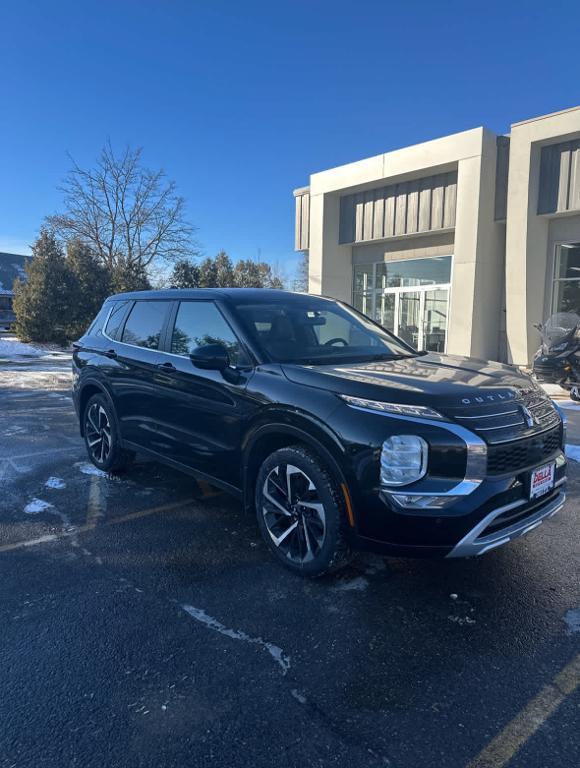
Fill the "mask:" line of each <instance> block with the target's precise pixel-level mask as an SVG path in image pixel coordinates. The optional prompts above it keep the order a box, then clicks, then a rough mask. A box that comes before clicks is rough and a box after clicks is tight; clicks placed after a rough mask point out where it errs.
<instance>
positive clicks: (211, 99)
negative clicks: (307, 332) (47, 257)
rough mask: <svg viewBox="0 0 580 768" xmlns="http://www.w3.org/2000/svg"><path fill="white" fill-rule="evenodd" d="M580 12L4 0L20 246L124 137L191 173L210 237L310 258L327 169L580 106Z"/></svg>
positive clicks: (7, 226)
mask: <svg viewBox="0 0 580 768" xmlns="http://www.w3.org/2000/svg"><path fill="white" fill-rule="evenodd" d="M579 24H580V6H579V5H578V3H577V2H550V3H547V2H542V3H537V2H534V1H533V0H532V1H531V2H518V1H517V0H516V1H511V2H505V0H504V2H493V0H492V1H490V0H488V2H486V3H480V2H477V3H476V2H447V1H446V0H441V1H440V2H388V1H387V0H385V1H384V2H373V0H367V2H363V3H353V2H352V1H350V2H342V1H341V0H330V1H325V2H323V1H322V0H320V1H318V0H292V1H291V2H286V0H278V1H275V0H271V1H270V2H253V0H244V1H243V2H239V1H238V2H233V1H230V2H226V0H189V1H187V0H157V1H154V0H141V1H140V2H138V1H137V0H115V1H114V2H111V1H110V0H98V1H95V0H82V1H81V2H79V0H70V1H69V0H51V1H50V2H48V0H46V1H44V2H39V1H38V0H4V1H3V2H2V6H1V9H0V99H1V100H0V105H1V106H0V251H1V250H13V251H16V252H23V253H24V252H26V250H27V248H26V246H27V244H28V243H30V242H31V241H32V240H33V239H34V237H35V235H36V233H37V231H38V228H39V226H40V224H41V223H42V220H43V217H44V216H45V215H46V214H49V213H52V212H54V211H56V210H58V208H59V204H60V195H59V193H58V191H57V185H58V183H59V181H60V180H61V178H62V176H63V174H64V173H65V171H66V170H67V167H68V160H67V154H66V153H67V152H70V153H71V154H72V155H73V156H74V158H75V159H76V160H77V161H78V162H79V163H80V164H88V163H91V162H92V161H93V159H94V158H95V157H96V155H97V154H98V151H99V149H100V147H101V146H102V144H103V142H104V141H105V139H106V138H107V137H110V139H111V141H112V143H113V145H114V146H116V147H119V148H121V147H123V146H124V145H125V144H126V143H129V144H131V145H133V146H142V147H143V148H144V160H145V161H146V163H147V164H148V165H150V166H151V167H163V168H164V169H165V170H166V171H167V173H168V174H169V176H170V177H171V178H173V179H174V180H175V181H176V182H177V184H178V188H179V190H180V192H181V193H182V194H183V195H184V196H185V197H186V199H187V204H188V215H189V217H190V219H191V221H192V223H194V224H195V225H196V226H197V227H198V240H199V242H200V244H201V246H202V248H203V250H204V252H206V253H207V254H213V253H215V252H217V250H219V249H220V248H225V249H226V250H227V251H228V252H229V253H230V255H231V256H232V257H233V258H248V257H257V255H258V253H259V252H260V253H261V257H262V258H264V259H266V260H268V261H271V262H276V261H278V262H280V263H281V264H283V265H285V268H286V271H287V272H289V273H291V272H292V270H293V269H294V266H295V263H296V259H297V257H296V255H295V254H294V253H293V199H292V189H293V188H294V187H298V186H302V185H303V184H306V183H307V182H308V175H309V173H311V172H314V171H318V170H323V169H325V168H329V167H332V166H334V165H339V164H341V163H345V162H350V161H353V160H357V159H360V158H363V157H367V156H370V155H374V154H378V153H380V152H383V151H386V150H389V149H393V148H396V147H400V146H405V145H408V144H413V143H417V142H420V141H423V140H426V139H430V138H435V137H437V136H441V135H445V134H447V133H453V132H455V131H460V130H463V129H467V128H472V127H475V126H478V125H486V126H487V127H489V128H490V129H492V130H494V131H496V132H498V133H501V132H507V131H508V130H509V125H510V123H512V122H516V121H518V120H521V119H524V118H527V117H532V116H535V115H539V114H543V113H547V112H551V111H556V110H559V109H563V108H566V107H569V106H574V105H577V104H579V103H580V77H579V75H580V57H578V55H577V52H576V50H577V49H576V45H577V32H578V28H579Z"/></svg>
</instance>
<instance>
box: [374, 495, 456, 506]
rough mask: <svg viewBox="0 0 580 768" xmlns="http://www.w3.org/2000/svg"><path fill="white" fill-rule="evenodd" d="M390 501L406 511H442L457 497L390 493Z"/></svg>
mask: <svg viewBox="0 0 580 768" xmlns="http://www.w3.org/2000/svg"><path fill="white" fill-rule="evenodd" d="M388 498H389V499H392V500H393V501H394V502H395V503H396V504H397V505H398V506H399V507H406V508H407V509H444V508H445V507H449V506H451V504H455V502H456V501H457V498H458V497H457V496H426V495H425V496H419V495H414V494H412V493H390V494H388Z"/></svg>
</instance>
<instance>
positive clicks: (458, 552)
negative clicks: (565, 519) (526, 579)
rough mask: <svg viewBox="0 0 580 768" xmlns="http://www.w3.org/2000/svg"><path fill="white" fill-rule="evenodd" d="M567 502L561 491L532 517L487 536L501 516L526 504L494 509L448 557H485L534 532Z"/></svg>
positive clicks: (514, 503) (540, 506) (533, 513)
mask: <svg viewBox="0 0 580 768" xmlns="http://www.w3.org/2000/svg"><path fill="white" fill-rule="evenodd" d="M565 500H566V494H565V493H564V491H560V492H559V493H558V495H557V496H556V497H555V498H553V499H551V500H550V501H548V502H547V503H545V504H541V505H539V508H538V509H537V510H536V511H534V510H532V511H531V512H530V515H529V516H528V517H526V518H525V519H524V520H520V521H518V522H517V523H514V524H513V525H511V526H508V527H506V528H502V529H501V530H499V531H494V532H493V533H490V534H488V535H487V536H486V535H485V531H486V529H487V528H488V526H490V525H491V523H492V522H493V521H494V520H495V519H496V518H497V517H498V516H499V515H501V514H504V513H505V512H509V511H511V510H512V509H516V508H517V507H518V506H521V505H522V504H523V503H525V502H522V501H515V502H513V503H512V504H506V505H505V506H503V507H498V508H497V509H494V510H493V512H490V513H489V514H488V515H486V517H484V518H483V520H480V522H479V523H478V524H477V525H476V526H475V527H474V528H472V529H471V531H469V533H468V534H467V535H466V536H464V537H463V538H462V539H461V541H460V542H459V543H458V544H456V545H455V546H454V547H453V549H452V550H451V552H449V554H448V555H447V557H476V556H478V555H483V554H484V553H485V552H489V551H490V550H491V549H495V548H496V547H500V546H502V544H507V543H508V541H512V540H513V539H517V538H519V537H520V536H523V535H524V534H526V533H529V532H530V531H533V529H534V528H537V527H538V526H539V525H541V524H542V523H543V522H544V520H546V519H547V518H549V517H552V516H553V515H555V514H556V512H558V510H560V509H561V508H562V506H563V504H564V502H565Z"/></svg>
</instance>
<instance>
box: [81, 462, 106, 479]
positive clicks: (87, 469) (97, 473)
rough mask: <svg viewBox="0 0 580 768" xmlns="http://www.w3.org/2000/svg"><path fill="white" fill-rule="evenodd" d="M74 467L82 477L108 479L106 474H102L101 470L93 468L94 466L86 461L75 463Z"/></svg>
mask: <svg viewBox="0 0 580 768" xmlns="http://www.w3.org/2000/svg"><path fill="white" fill-rule="evenodd" d="M74 466H75V467H76V468H77V469H78V470H79V472H82V473H83V475H92V476H93V477H110V475H108V474H107V473H106V472H103V470H102V469H99V468H98V467H95V465H94V464H90V463H89V462H88V461H77V462H75V464H74Z"/></svg>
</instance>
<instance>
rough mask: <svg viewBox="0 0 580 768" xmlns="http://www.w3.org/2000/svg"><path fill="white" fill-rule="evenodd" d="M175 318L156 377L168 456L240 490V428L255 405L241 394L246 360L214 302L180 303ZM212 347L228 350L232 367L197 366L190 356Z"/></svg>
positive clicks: (245, 380)
mask: <svg viewBox="0 0 580 768" xmlns="http://www.w3.org/2000/svg"><path fill="white" fill-rule="evenodd" d="M174 317H175V319H174V321H173V322H172V323H171V327H170V330H169V334H168V337H167V345H166V353H165V354H164V365H163V366H162V368H161V370H160V371H159V373H158V375H157V384H158V386H160V388H161V390H162V391H163V397H164V399H165V403H166V405H165V407H164V410H163V421H164V423H163V425H162V430H163V433H164V435H165V437H166V438H167V440H168V443H169V444H170V445H171V452H170V453H169V454H168V456H169V457H170V458H173V459H175V460H176V461H179V462H180V463H182V464H185V465H187V466H189V467H191V468H193V469H197V470H199V471H201V472H203V473H205V474H207V475H210V476H212V477H215V478H218V479H220V480H222V481H224V482H227V483H229V484H230V485H234V486H238V487H239V484H240V463H241V462H240V445H241V442H242V431H243V426H244V423H245V422H246V421H248V420H249V418H250V417H251V415H252V414H253V413H254V412H255V410H256V407H257V406H256V403H255V401H254V400H253V399H252V398H250V397H249V396H248V395H247V394H246V387H247V383H248V380H249V378H250V376H251V375H252V373H253V368H252V367H251V366H250V365H248V363H249V361H250V358H249V357H248V355H247V353H246V352H245V350H244V348H243V346H242V344H241V343H240V341H239V340H238V338H237V337H236V335H235V333H234V331H233V330H232V328H231V326H230V325H229V323H228V321H227V320H226V319H225V317H224V315H223V314H222V312H221V311H220V309H219V308H218V306H217V304H215V303H214V302H213V301H203V300H201V301H200V300H187V301H181V302H179V303H177V304H176V307H175V311H174ZM215 343H220V344H223V345H224V346H225V347H226V348H227V350H228V353H229V356H230V363H231V365H232V368H231V369H228V370H227V371H225V372H224V373H221V372H220V371H207V370H202V369H200V368H196V367H195V366H194V364H193V363H192V361H191V359H190V357H189V355H190V353H191V352H192V351H193V350H194V349H195V348H196V347H199V346H202V345H204V344H215Z"/></svg>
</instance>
